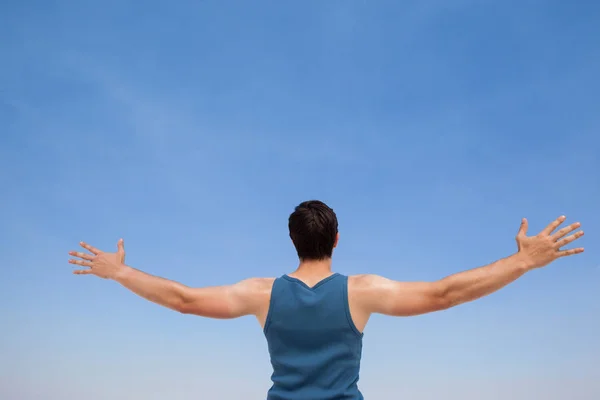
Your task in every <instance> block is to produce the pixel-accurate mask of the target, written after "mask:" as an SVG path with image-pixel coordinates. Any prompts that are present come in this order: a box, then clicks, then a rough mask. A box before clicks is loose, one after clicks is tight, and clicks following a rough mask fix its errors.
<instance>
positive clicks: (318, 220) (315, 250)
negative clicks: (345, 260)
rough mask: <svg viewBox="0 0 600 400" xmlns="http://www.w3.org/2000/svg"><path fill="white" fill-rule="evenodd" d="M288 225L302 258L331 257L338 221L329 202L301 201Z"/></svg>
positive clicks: (322, 258) (317, 258)
mask: <svg viewBox="0 0 600 400" xmlns="http://www.w3.org/2000/svg"><path fill="white" fill-rule="evenodd" d="M288 227H289V229H290V238H292V242H294V246H295V247H296V251H297V252H298V257H299V258H300V259H301V260H324V259H326V258H331V255H332V254H333V247H334V245H335V239H336V236H337V233H338V221H337V217H336V215H335V213H334V212H333V210H332V209H331V208H329V207H328V206H327V204H325V203H323V202H322V201H318V200H311V201H305V202H303V203H301V204H300V205H299V206H297V207H296V209H295V210H294V212H293V213H292V214H291V215H290V219H289V222H288Z"/></svg>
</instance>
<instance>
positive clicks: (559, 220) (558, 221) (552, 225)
mask: <svg viewBox="0 0 600 400" xmlns="http://www.w3.org/2000/svg"><path fill="white" fill-rule="evenodd" d="M565 219H567V217H565V216H564V215H561V216H560V217H558V218H556V219H555V220H554V221H552V222H550V224H549V225H548V226H547V227H546V228H545V229H544V230H543V231H542V233H544V234H546V235H550V234H551V233H552V232H554V230H555V229H556V228H558V227H559V226H560V224H562V223H563V222H565Z"/></svg>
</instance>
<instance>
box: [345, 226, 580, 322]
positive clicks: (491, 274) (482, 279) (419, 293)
mask: <svg viewBox="0 0 600 400" xmlns="http://www.w3.org/2000/svg"><path fill="white" fill-rule="evenodd" d="M564 220H565V217H560V218H558V219H557V220H556V221H554V222H552V223H551V224H550V225H548V226H547V227H546V228H545V229H544V230H543V231H542V232H541V233H539V234H538V235H536V236H530V237H529V236H527V235H526V233H527V220H526V219H523V221H522V223H521V228H520V230H519V233H518V234H517V238H516V239H517V245H518V250H519V251H518V252H517V253H516V254H514V255H512V256H510V257H506V258H504V259H502V260H499V261H496V262H494V263H492V264H489V265H486V266H484V267H480V268H475V269H472V270H469V271H465V272H461V273H458V274H454V275H450V276H448V277H446V278H444V279H441V280H439V281H435V282H397V281H392V280H389V279H386V278H382V277H379V276H375V275H364V276H361V277H357V283H356V285H355V287H356V288H357V296H356V299H357V300H356V301H360V303H361V305H362V307H361V308H362V309H364V310H366V312H368V313H381V314H386V315H395V316H409V315H418V314H424V313H428V312H432V311H438V310H444V309H447V308H450V307H453V306H456V305H458V304H462V303H465V302H468V301H472V300H475V299H478V298H480V297H483V296H486V295H488V294H491V293H493V292H495V291H497V290H499V289H501V288H503V287H504V286H506V285H508V284H509V283H511V282H513V281H515V280H516V279H517V278H519V277H521V276H522V275H523V274H525V273H526V272H527V271H530V270H532V269H535V268H540V267H543V266H545V265H548V264H549V263H551V262H552V261H554V260H556V259H558V258H559V257H564V256H569V255H573V254H579V253H581V252H583V248H576V249H570V250H561V247H563V246H565V245H567V244H569V243H571V242H573V241H574V240H576V239H578V238H580V237H581V236H583V231H579V232H576V233H575V234H572V235H570V236H567V235H568V234H569V233H571V232H573V231H574V230H576V229H578V228H579V227H580V226H581V225H580V224H579V223H575V224H572V225H570V226H567V227H565V228H563V229H560V230H559V231H557V232H556V233H554V234H553V233H552V232H553V231H554V230H555V229H556V228H558V226H559V225H561V224H562V223H563V222H564ZM361 298H362V300H360V299H361Z"/></svg>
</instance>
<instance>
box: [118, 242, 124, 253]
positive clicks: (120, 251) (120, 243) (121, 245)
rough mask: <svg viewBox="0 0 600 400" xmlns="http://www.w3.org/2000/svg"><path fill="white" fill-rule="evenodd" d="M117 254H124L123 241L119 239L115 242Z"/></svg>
mask: <svg viewBox="0 0 600 400" xmlns="http://www.w3.org/2000/svg"><path fill="white" fill-rule="evenodd" d="M117 253H120V254H125V244H124V241H123V239H119V241H118V242H117Z"/></svg>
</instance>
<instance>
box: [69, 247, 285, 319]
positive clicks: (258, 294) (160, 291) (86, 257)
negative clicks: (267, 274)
mask: <svg viewBox="0 0 600 400" xmlns="http://www.w3.org/2000/svg"><path fill="white" fill-rule="evenodd" d="M81 245H82V246H83V247H84V248H85V249H87V250H88V251H90V252H91V253H92V254H87V253H82V252H75V251H72V252H70V253H69V254H71V255H72V256H75V257H79V258H80V259H81V260H71V261H70V262H71V263H72V264H77V265H81V266H84V267H89V268H88V269H82V270H77V271H75V273H76V274H78V275H88V274H93V275H97V276H99V277H101V278H106V279H112V280H115V281H116V282H118V283H120V284H121V285H123V286H124V287H126V288H127V289H129V290H131V291H132V292H134V293H135V294H137V295H139V296H141V297H143V298H145V299H146V300H149V301H152V302H154V303H156V304H160V305H161V306H164V307H168V308H170V309H172V310H175V311H178V312H181V313H185V314H195V315H199V316H203V317H210V318H222V319H226V318H237V317H242V316H245V315H256V316H257V317H259V319H260V317H261V315H262V314H265V313H266V311H267V310H266V309H265V308H267V307H268V301H269V298H270V288H271V286H272V281H273V280H272V279H261V278H254V279H247V280H244V281H241V282H239V283H236V284H233V285H227V286H214V287H205V288H191V287H189V286H186V285H183V284H181V283H178V282H175V281H171V280H168V279H164V278H160V277H157V276H153V275H150V274H147V273H145V272H142V271H140V270H137V269H135V268H132V267H129V266H126V265H125V249H124V246H123V241H122V240H120V241H119V243H118V250H117V252H116V253H105V252H102V251H100V250H98V249H96V248H94V247H93V246H90V245H88V244H86V243H81Z"/></svg>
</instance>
